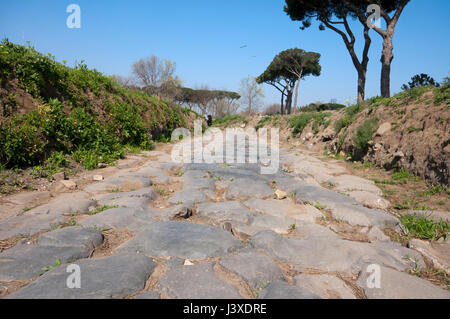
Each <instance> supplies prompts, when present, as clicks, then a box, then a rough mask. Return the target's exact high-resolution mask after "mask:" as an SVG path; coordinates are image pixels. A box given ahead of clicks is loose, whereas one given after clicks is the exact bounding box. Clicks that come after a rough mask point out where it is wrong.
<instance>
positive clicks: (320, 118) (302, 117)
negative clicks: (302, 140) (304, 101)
mask: <svg viewBox="0 0 450 319" xmlns="http://www.w3.org/2000/svg"><path fill="white" fill-rule="evenodd" d="M328 116H330V113H326V112H311V113H300V114H299V115H296V116H293V117H292V118H290V119H289V123H290V125H291V128H293V130H292V135H293V136H296V135H298V134H301V133H302V132H303V130H304V129H305V127H306V126H307V125H308V124H309V122H310V121H311V120H314V123H313V131H314V132H315V133H316V134H317V133H318V132H319V127H320V126H321V125H324V124H325V118H326V117H328Z"/></svg>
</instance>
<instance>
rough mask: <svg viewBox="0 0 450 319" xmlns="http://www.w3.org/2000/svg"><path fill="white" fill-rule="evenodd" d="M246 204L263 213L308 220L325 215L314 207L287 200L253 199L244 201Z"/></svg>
mask: <svg viewBox="0 0 450 319" xmlns="http://www.w3.org/2000/svg"><path fill="white" fill-rule="evenodd" d="M244 205H246V206H247V207H249V208H250V209H252V210H256V211H258V212H260V213H263V214H268V215H272V216H277V217H283V218H288V219H296V220H299V221H306V222H315V220H316V218H320V217H322V216H323V214H322V213H321V212H320V211H319V210H317V209H315V208H314V207H311V206H309V205H300V204H294V203H293V202H291V201H287V200H283V201H279V200H274V199H267V200H262V199H251V200H248V201H246V202H244ZM308 206H309V207H308Z"/></svg>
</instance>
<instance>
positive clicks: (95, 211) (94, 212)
mask: <svg viewBox="0 0 450 319" xmlns="http://www.w3.org/2000/svg"><path fill="white" fill-rule="evenodd" d="M117 207H119V206H118V205H104V206H102V207H99V208H97V209H94V210H92V211H90V212H89V213H87V214H88V215H91V216H92V215H96V214H98V213H101V212H104V211H105V210H108V209H112V208H117Z"/></svg>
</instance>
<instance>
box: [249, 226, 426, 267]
mask: <svg viewBox="0 0 450 319" xmlns="http://www.w3.org/2000/svg"><path fill="white" fill-rule="evenodd" d="M250 246H251V247H254V248H256V249H263V250H265V251H267V252H268V253H270V254H271V255H272V256H274V257H276V258H278V259H280V260H283V261H287V262H289V263H292V264H295V265H297V266H299V269H300V270H303V269H307V268H314V269H319V270H323V271H328V272H333V271H337V272H343V273H347V274H355V273H359V271H360V269H361V267H362V265H363V264H364V263H366V262H373V263H378V264H380V265H386V266H389V267H392V268H395V269H398V270H402V271H403V270H407V269H409V268H410V267H411V266H412V264H413V263H414V261H413V260H414V259H416V260H417V262H418V263H419V265H421V266H422V265H424V262H423V259H422V257H421V256H420V254H418V253H417V252H415V251H414V250H411V249H408V248H404V247H402V246H401V245H397V244H395V243H391V242H387V243H386V242H379V241H377V242H374V243H370V244H369V243H360V242H352V241H348V240H342V239H335V238H333V237H328V236H314V235H312V236H310V237H307V238H304V239H297V238H286V237H282V236H280V235H278V234H276V233H275V232H272V231H263V232H260V233H258V234H256V235H255V236H253V237H252V238H251V241H250ZM406 256H410V258H411V259H413V260H407V259H406V258H405V257H406Z"/></svg>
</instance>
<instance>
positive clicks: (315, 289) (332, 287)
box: [294, 274, 356, 299]
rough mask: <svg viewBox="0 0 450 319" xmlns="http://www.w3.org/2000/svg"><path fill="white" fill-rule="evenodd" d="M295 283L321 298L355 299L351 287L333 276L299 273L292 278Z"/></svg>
mask: <svg viewBox="0 0 450 319" xmlns="http://www.w3.org/2000/svg"><path fill="white" fill-rule="evenodd" d="M294 281H295V285H296V286H297V287H299V288H303V289H306V290H308V291H311V292H312V293H314V294H316V295H318V296H320V297H321V298H323V299H356V297H355V295H354V293H353V291H352V289H351V288H350V287H348V286H347V285H346V284H345V282H344V281H343V280H341V279H339V278H337V277H335V276H332V275H328V274H322V275H309V274H300V275H297V276H295V278H294Z"/></svg>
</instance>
